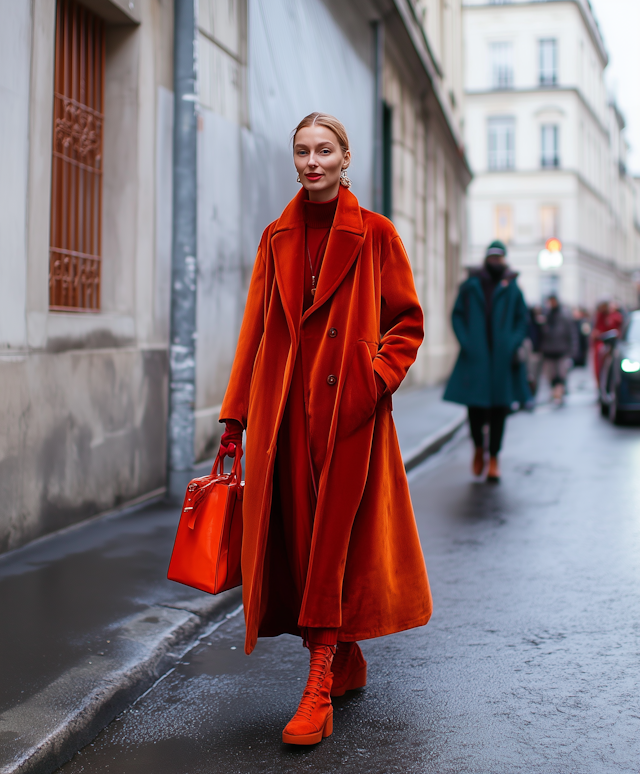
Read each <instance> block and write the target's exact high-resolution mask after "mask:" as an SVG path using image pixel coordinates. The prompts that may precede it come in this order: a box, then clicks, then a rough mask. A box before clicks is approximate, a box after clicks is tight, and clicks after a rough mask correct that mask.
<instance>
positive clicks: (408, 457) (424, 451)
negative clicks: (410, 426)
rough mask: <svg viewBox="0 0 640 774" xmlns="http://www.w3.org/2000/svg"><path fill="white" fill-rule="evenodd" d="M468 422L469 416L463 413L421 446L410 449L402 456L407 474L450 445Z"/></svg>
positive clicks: (428, 437) (426, 439)
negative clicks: (446, 445)
mask: <svg viewBox="0 0 640 774" xmlns="http://www.w3.org/2000/svg"><path fill="white" fill-rule="evenodd" d="M466 421H467V414H466V412H465V411H463V412H461V414H460V416H459V417H457V418H456V419H454V420H452V421H451V422H449V424H447V425H445V426H444V427H443V428H441V429H440V430H437V431H436V432H435V433H432V434H431V435H428V436H427V437H426V438H425V439H424V441H422V443H421V444H420V445H419V446H416V447H414V448H413V449H410V450H409V451H408V452H407V453H406V454H403V455H402V461H403V462H404V469H405V470H406V471H407V473H408V472H409V471H410V470H413V469H414V468H417V467H418V465H420V464H421V463H422V462H424V461H425V460H426V459H427V458H428V457H431V455H432V454H435V453H436V452H438V451H440V449H442V447H443V446H444V445H445V444H446V443H448V442H449V441H450V440H451V439H452V438H453V436H454V435H455V434H456V433H457V432H458V430H459V429H460V428H461V427H462V426H463V425H464V423H465V422H466Z"/></svg>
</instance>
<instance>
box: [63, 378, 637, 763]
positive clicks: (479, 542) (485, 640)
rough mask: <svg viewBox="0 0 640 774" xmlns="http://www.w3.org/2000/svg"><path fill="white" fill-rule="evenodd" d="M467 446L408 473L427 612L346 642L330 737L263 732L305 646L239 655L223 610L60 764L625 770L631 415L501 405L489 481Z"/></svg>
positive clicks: (584, 399)
mask: <svg viewBox="0 0 640 774" xmlns="http://www.w3.org/2000/svg"><path fill="white" fill-rule="evenodd" d="M470 457H471V452H470V444H469V441H468V440H467V439H466V438H465V439H462V440H459V441H458V442H457V443H454V444H453V445H452V446H451V447H450V448H448V449H447V450H445V451H444V452H443V453H441V454H440V455H438V456H437V458H435V459H433V460H431V461H430V462H428V463H427V464H426V465H425V466H423V467H421V468H418V469H416V471H414V472H413V473H412V474H411V476H410V480H411V488H412V494H413V501H414V506H415V509H416V515H417V519H418V524H419V527H420V533H421V538H422V543H423V546H424V551H425V556H426V560H427V567H428V570H429V574H430V578H431V583H432V588H433V594H434V604H435V611H434V615H433V618H432V620H431V622H430V624H429V625H428V626H427V627H424V628H422V629H417V630H413V631H410V632H405V633H402V634H398V635H394V636H391V637H386V638H382V639H379V640H372V641H369V642H365V643H364V644H363V651H364V653H365V657H366V658H367V659H368V661H369V685H368V687H367V688H366V689H365V690H363V691H360V692H358V693H353V694H350V695H349V694H348V695H347V696H346V697H343V698H341V699H337V700H336V701H335V724H334V733H333V736H331V737H330V738H329V739H327V740H325V741H324V742H322V743H321V744H320V745H318V746H317V747H313V748H294V749H290V748H288V747H286V746H284V745H282V744H281V741H280V734H281V730H282V727H283V726H284V725H285V724H286V722H287V721H288V720H289V718H290V716H291V715H292V714H293V712H294V711H295V708H296V706H297V702H298V700H299V696H300V691H301V688H302V685H303V684H304V679H305V677H306V665H307V656H306V651H304V650H303V648H302V647H301V646H300V644H299V642H298V641H297V640H295V639H294V638H292V637H289V636H283V637H280V638H277V639H275V640H260V641H259V644H258V647H257V649H256V651H255V652H254V653H253V654H252V655H251V656H249V657H247V656H245V655H244V654H243V651H242V643H243V621H242V614H241V613H239V614H238V615H236V616H235V617H232V618H230V619H229V620H227V621H226V622H224V623H223V624H222V625H220V626H219V628H218V629H217V630H215V631H214V632H213V633H211V634H210V635H209V636H207V637H205V638H204V639H202V640H201V642H200V643H199V644H198V645H197V646H196V647H195V648H194V649H193V650H192V651H191V652H190V653H189V654H188V655H187V656H186V657H185V659H184V662H183V663H181V664H180V665H179V666H178V667H177V668H176V669H175V670H174V671H172V672H171V673H170V674H168V675H167V676H165V678H164V679H162V680H161V681H160V682H159V683H158V684H156V686H155V687H154V688H153V689H151V691H150V692H148V694H147V695H146V696H144V697H143V698H142V699H141V700H139V701H138V702H137V704H136V705H134V707H133V708H131V709H130V710H129V711H127V712H125V713H124V714H123V715H121V716H120V717H119V718H117V719H116V720H115V721H113V722H112V723H111V725H110V726H109V727H108V728H107V729H105V731H104V732H103V733H102V734H101V735H100V736H99V737H98V738H97V739H96V740H95V742H94V744H92V745H90V746H88V747H86V748H85V749H84V750H82V751H81V752H80V753H79V754H77V755H76V756H75V758H74V759H73V760H72V761H71V762H69V763H68V764H67V765H66V766H64V767H63V768H62V769H61V771H62V772H64V774H80V772H86V773H87V774H89V773H93V772H101V773H102V772H114V774H143V773H144V774H150V773H152V774H223V773H224V774H246V773H247V772H261V773H262V772H265V773H266V772H273V773H274V774H275V773H276V772H277V773H278V774H280V773H281V772H314V774H315V773H323V774H324V773H325V772H327V773H328V772H337V771H344V772H358V773H362V772H369V773H371V774H377V773H378V772H380V773H382V772H385V773H388V774H391V772H420V773H421V774H431V773H433V774H454V773H455V774H515V772H526V773H527V774H538V773H540V774H609V773H611V774H613V773H614V772H615V773H616V774H617V773H622V772H624V773H625V774H626V773H627V772H629V773H631V772H633V773H634V774H637V773H638V772H640V475H639V471H640V427H638V426H635V427H627V428H617V427H613V426H612V425H610V424H609V423H608V422H607V421H606V420H604V419H602V418H601V417H600V416H599V413H598V411H597V408H596V407H595V406H594V404H593V398H592V395H591V394H590V393H580V392H576V393H575V394H574V395H572V396H571V398H570V400H569V403H568V405H567V406H566V407H565V408H563V409H559V410H555V409H552V408H550V407H542V408H540V409H538V410H537V411H536V413H535V414H519V415H517V416H515V417H512V418H510V420H509V422H508V426H507V437H506V441H505V448H504V451H503V460H502V466H503V481H502V483H501V484H499V485H497V486H496V485H488V484H485V483H482V482H476V481H474V480H472V478H471V475H470V473H469V465H470ZM407 593H408V594H410V593H411V590H410V589H407Z"/></svg>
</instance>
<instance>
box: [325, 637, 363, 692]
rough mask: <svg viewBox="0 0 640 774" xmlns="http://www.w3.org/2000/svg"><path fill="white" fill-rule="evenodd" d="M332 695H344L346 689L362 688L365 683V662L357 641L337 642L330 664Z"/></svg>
mask: <svg viewBox="0 0 640 774" xmlns="http://www.w3.org/2000/svg"><path fill="white" fill-rule="evenodd" d="M331 671H332V672H333V686H332V687H331V695H332V696H344V694H345V693H346V692H347V691H353V690H355V689H356V688H364V687H365V685H366V684H367V662H366V661H365V660H364V656H363V655H362V651H361V650H360V646H359V645H358V643H357V642H339V643H338V650H337V651H336V655H335V657H334V659H333V664H332V665H331Z"/></svg>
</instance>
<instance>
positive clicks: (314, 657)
mask: <svg viewBox="0 0 640 774" xmlns="http://www.w3.org/2000/svg"><path fill="white" fill-rule="evenodd" d="M332 652H333V649H332V648H331V647H330V646H328V645H326V646H324V647H322V648H317V649H316V648H314V649H313V650H312V651H311V661H310V663H309V679H308V680H307V684H306V686H305V688H304V693H303V694H302V699H301V700H300V705H299V706H298V711H297V712H296V715H302V716H303V717H304V718H306V719H307V720H309V721H310V720H311V714H312V713H313V710H314V709H315V706H316V702H317V700H318V696H319V695H320V690H321V688H322V685H323V683H324V680H325V677H326V676H327V672H328V671H329V669H330V668H331V661H332V659H331V656H332Z"/></svg>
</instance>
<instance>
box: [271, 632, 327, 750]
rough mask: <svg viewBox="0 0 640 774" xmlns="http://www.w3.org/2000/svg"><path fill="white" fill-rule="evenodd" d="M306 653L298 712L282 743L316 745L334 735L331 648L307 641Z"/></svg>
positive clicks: (288, 726) (289, 724) (285, 732)
mask: <svg viewBox="0 0 640 774" xmlns="http://www.w3.org/2000/svg"><path fill="white" fill-rule="evenodd" d="M309 654H310V664H309V679H308V680H307V685H306V686H305V689H304V693H303V694H302V699H301V700H300V705H299V707H298V711H297V712H296V714H295V715H294V716H293V717H292V718H291V720H290V721H289V722H288V723H287V726H286V728H285V729H284V731H283V732H282V741H283V742H285V743H287V744H318V742H321V741H322V739H323V738H324V737H325V736H331V734H332V733H333V707H332V705H331V685H332V682H333V675H332V673H331V662H332V661H333V654H334V648H332V647H330V646H329V645H316V644H315V643H313V642H310V643H309Z"/></svg>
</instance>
